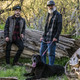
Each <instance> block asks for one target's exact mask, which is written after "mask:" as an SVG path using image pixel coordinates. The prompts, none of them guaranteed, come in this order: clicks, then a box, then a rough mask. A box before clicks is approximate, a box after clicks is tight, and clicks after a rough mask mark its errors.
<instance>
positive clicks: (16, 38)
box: [4, 6, 26, 65]
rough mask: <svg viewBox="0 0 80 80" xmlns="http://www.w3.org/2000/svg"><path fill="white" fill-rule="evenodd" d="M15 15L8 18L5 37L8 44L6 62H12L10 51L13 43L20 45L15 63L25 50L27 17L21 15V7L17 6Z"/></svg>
mask: <svg viewBox="0 0 80 80" xmlns="http://www.w3.org/2000/svg"><path fill="white" fill-rule="evenodd" d="M13 10H14V15H13V16H10V17H8V18H7V20H6V24H5V28H4V37H5V41H6V42H7V45H6V63H7V64H10V51H11V46H12V44H15V45H16V46H17V47H18V51H17V53H16V55H15V56H14V60H13V65H15V64H18V59H19V57H20V55H21V53H22V52H23V49H24V45H23V41H22V39H23V38H24V34H25V27H26V23H25V19H24V18H22V17H21V16H20V13H21V7H20V6H15V7H14V8H13Z"/></svg>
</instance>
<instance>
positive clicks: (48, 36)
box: [40, 0, 62, 65]
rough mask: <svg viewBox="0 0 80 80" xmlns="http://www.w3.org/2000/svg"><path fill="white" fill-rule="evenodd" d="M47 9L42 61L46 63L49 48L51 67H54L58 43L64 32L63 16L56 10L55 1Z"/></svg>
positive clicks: (48, 3) (42, 38) (41, 39)
mask: <svg viewBox="0 0 80 80" xmlns="http://www.w3.org/2000/svg"><path fill="white" fill-rule="evenodd" d="M47 7H48V15H47V19H46V24H45V31H44V34H43V36H42V37H41V38H40V41H42V42H41V49H40V55H41V56H42V61H43V62H44V63H46V52H45V50H46V49H47V47H48V54H49V65H53V64H54V60H55V50H56V42H58V41H59V35H60V33H61V30H62V15H61V14H60V13H59V12H58V11H57V10H56V7H55V2H54V1H52V0H51V1H48V2H47ZM44 52H45V53H44Z"/></svg>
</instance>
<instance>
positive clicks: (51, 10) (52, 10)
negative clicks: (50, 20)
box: [48, 7, 56, 14]
mask: <svg viewBox="0 0 80 80" xmlns="http://www.w3.org/2000/svg"><path fill="white" fill-rule="evenodd" d="M55 10H56V7H54V8H53V9H48V13H50V14H52V13H53V12H54V11H55Z"/></svg>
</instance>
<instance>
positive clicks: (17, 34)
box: [12, 18, 20, 41]
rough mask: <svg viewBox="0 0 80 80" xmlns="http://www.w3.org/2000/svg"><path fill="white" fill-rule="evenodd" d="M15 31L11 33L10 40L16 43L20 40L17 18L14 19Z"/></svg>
mask: <svg viewBox="0 0 80 80" xmlns="http://www.w3.org/2000/svg"><path fill="white" fill-rule="evenodd" d="M14 27H15V29H14V32H13V36H12V40H13V41H16V40H18V39H20V23H19V18H16V24H15V26H14Z"/></svg>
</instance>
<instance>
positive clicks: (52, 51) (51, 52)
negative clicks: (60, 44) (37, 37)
mask: <svg viewBox="0 0 80 80" xmlns="http://www.w3.org/2000/svg"><path fill="white" fill-rule="evenodd" d="M50 44H51V42H50V43H45V42H43V41H42V42H41V48H40V55H41V57H42V61H43V63H45V64H46V53H47V52H46V53H45V54H44V55H42V54H43V53H44V51H45V50H46V49H47V47H49V46H50V47H49V48H48V57H49V65H53V64H54V60H55V50H56V42H53V43H52V44H51V45H50Z"/></svg>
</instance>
